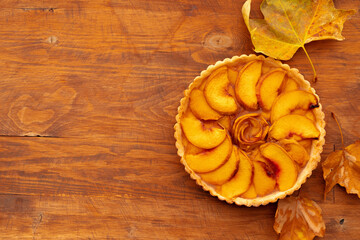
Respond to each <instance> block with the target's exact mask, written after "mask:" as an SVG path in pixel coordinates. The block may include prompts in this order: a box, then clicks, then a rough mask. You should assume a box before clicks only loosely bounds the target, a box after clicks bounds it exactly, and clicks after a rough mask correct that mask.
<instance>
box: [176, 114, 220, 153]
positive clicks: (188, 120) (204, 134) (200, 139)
mask: <svg viewBox="0 0 360 240" xmlns="http://www.w3.org/2000/svg"><path fill="white" fill-rule="evenodd" d="M181 128H182V130H183V131H184V134H185V137H186V138H187V139H188V140H189V142H191V143H192V144H194V145H195V146H197V147H199V148H205V149H210V148H214V147H216V146H218V145H219V144H220V143H222V142H223V141H224V139H225V137H226V130H225V129H224V128H223V127H221V126H220V125H219V124H218V123H217V122H216V121H201V120H200V119H198V118H196V117H195V116H194V114H193V113H192V112H191V111H189V110H188V111H186V112H185V113H184V114H183V116H182V117H181Z"/></svg>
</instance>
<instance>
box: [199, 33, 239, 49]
mask: <svg viewBox="0 0 360 240" xmlns="http://www.w3.org/2000/svg"><path fill="white" fill-rule="evenodd" d="M232 43H233V41H232V39H231V38H230V37H229V36H226V35H224V34H210V35H208V36H206V39H205V43H204V45H205V47H207V48H210V49H212V50H215V51H220V50H224V49H227V48H229V47H231V45H232Z"/></svg>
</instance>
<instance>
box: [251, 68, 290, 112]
mask: <svg viewBox="0 0 360 240" xmlns="http://www.w3.org/2000/svg"><path fill="white" fill-rule="evenodd" d="M284 76H285V71H284V70H282V69H281V68H277V69H274V70H272V71H270V72H268V73H267V74H265V75H263V76H262V77H261V78H260V80H259V83H258V84H257V87H256V96H257V98H258V100H259V105H260V107H262V108H263V109H265V110H267V111H268V110H270V109H271V106H272V105H273V103H274V101H275V99H276V98H277V96H279V94H280V88H281V86H282V83H283V80H284Z"/></svg>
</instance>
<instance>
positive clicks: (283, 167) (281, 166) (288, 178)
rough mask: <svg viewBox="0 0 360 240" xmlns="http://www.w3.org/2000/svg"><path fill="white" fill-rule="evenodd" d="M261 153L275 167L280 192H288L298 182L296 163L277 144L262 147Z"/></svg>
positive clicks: (266, 144) (267, 144)
mask: <svg viewBox="0 0 360 240" xmlns="http://www.w3.org/2000/svg"><path fill="white" fill-rule="evenodd" d="M260 152H261V155H262V156H263V157H265V158H266V159H268V160H269V161H270V162H271V164H272V165H273V166H274V167H273V169H275V175H276V182H277V184H278V187H279V190H280V191H286V190H288V189H289V188H291V187H292V186H293V185H294V184H295V182H296V179H297V175H298V173H297V168H296V166H295V164H294V161H293V160H292V159H291V157H290V156H289V155H288V154H287V152H286V151H285V150H284V149H283V148H282V147H280V146H279V145H277V144H275V143H265V144H263V145H261V146H260ZM255 189H256V186H255Z"/></svg>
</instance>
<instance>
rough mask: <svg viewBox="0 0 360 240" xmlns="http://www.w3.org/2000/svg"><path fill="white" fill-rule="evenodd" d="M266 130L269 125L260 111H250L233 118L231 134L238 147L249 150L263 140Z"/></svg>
mask: <svg viewBox="0 0 360 240" xmlns="http://www.w3.org/2000/svg"><path fill="white" fill-rule="evenodd" d="M268 130H269V125H268V123H267V121H266V120H265V119H264V117H263V116H261V114H260V113H250V114H246V115H243V116H240V117H238V118H237V119H236V120H235V122H234V124H233V127H232V136H233V140H234V142H235V143H236V144H237V145H238V146H239V147H240V148H242V149H244V150H249V149H252V148H254V147H256V146H258V145H259V144H262V143H264V142H265V138H266V135H267V133H268Z"/></svg>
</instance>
